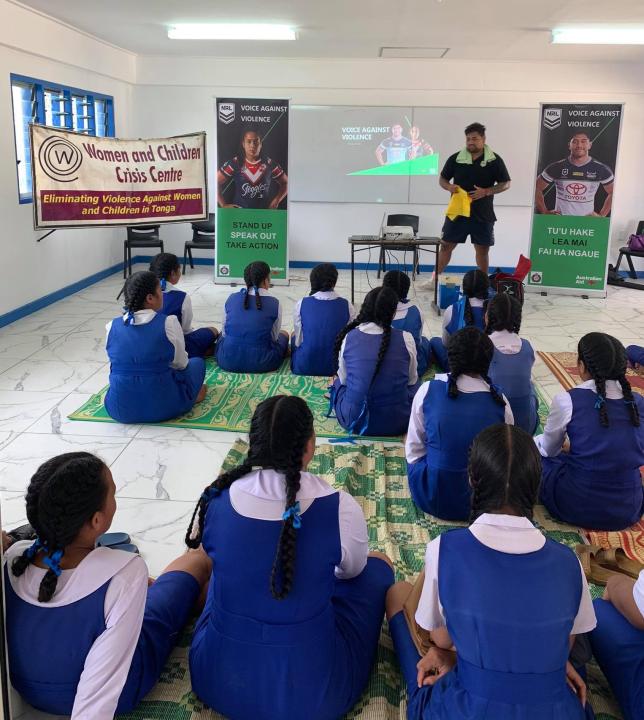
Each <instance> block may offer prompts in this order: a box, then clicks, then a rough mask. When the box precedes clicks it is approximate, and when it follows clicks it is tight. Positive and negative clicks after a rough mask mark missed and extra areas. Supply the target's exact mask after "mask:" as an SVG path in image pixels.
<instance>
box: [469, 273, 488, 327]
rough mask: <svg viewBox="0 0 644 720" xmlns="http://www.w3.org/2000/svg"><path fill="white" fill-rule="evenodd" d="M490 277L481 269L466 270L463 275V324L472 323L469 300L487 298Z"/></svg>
mask: <svg viewBox="0 0 644 720" xmlns="http://www.w3.org/2000/svg"><path fill="white" fill-rule="evenodd" d="M489 289H490V278H489V277H488V276H487V275H486V274H485V273H484V272H483V271H482V270H478V269H477V270H468V271H467V272H466V273H465V275H464V276H463V295H464V296H465V312H464V318H465V324H466V325H474V315H473V314H472V306H471V305H470V300H471V299H472V298H478V299H479V300H487V297H488V291H489Z"/></svg>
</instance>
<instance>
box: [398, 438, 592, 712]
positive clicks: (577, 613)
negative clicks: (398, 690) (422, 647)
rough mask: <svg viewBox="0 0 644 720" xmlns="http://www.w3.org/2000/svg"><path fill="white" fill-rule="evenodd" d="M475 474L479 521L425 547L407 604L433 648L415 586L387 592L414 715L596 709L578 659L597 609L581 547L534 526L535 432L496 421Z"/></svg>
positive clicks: (480, 442)
mask: <svg viewBox="0 0 644 720" xmlns="http://www.w3.org/2000/svg"><path fill="white" fill-rule="evenodd" d="M468 475H469V481H470V483H471V485H472V488H473V492H472V506H471V515H470V523H471V524H470V526H469V528H459V529H456V530H451V531H448V532H444V533H443V534H442V535H440V536H439V537H437V538H436V539H434V540H432V541H431V542H430V543H429V544H428V545H427V550H426V553H425V576H424V581H423V586H422V593H421V595H420V601H419V603H418V607H417V609H416V610H415V612H414V611H413V609H411V610H410V612H409V615H411V621H412V622H413V621H414V620H415V623H417V625H419V626H420V627H421V628H423V629H424V630H426V631H430V636H431V640H432V641H433V643H434V645H433V646H431V647H430V649H429V651H428V652H427V653H426V654H425V655H424V656H422V657H421V655H420V654H419V653H418V651H417V649H416V645H415V644H414V643H413V641H412V635H411V633H410V630H409V625H408V623H407V620H406V617H405V612H404V611H403V607H404V605H405V603H406V602H407V601H408V597H409V595H410V592H411V589H412V588H411V585H409V584H408V583H398V584H397V585H394V587H392V588H391V589H390V590H389V592H388V593H387V619H388V621H389V630H390V632H391V636H392V639H393V642H394V648H395V650H396V654H397V656H398V661H399V662H400V666H401V669H402V673H403V676H404V679H405V683H406V685H407V697H408V705H407V718H408V719H409V720H488V719H489V720H583V719H584V718H586V717H592V711H590V710H589V712H588V714H586V713H585V710H584V706H585V703H586V687H585V684H584V682H583V680H582V678H581V677H580V675H579V673H578V672H577V669H575V668H574V667H573V666H572V664H571V662H569V660H568V657H569V652H570V648H571V647H572V644H573V641H574V638H575V636H576V635H578V634H581V633H586V632H588V631H590V630H592V629H593V628H594V627H595V624H596V621H595V613H594V611H593V605H592V600H591V596H590V592H589V590H588V585H587V583H586V579H585V577H584V573H583V570H582V568H581V565H580V563H579V560H578V559H577V557H576V556H575V554H574V552H573V551H572V550H570V549H569V548H568V547H566V546H564V545H561V544H559V543H557V542H554V541H552V540H549V539H547V538H546V537H545V536H544V535H543V534H542V533H541V531H540V530H538V529H537V528H536V527H535V526H534V525H533V524H532V516H533V508H534V505H535V504H536V502H537V497H538V488H539V480H540V475H541V463H540V458H539V453H538V452H537V450H536V448H535V446H534V443H533V441H532V438H531V436H530V435H528V434H527V433H526V432H524V431H523V430H521V429H520V428H516V427H513V426H511V425H504V424H498V425H493V426H491V427H489V428H486V429H485V430H483V432H481V433H480V435H478V436H477V437H476V439H475V440H474V443H473V444H472V452H471V456H470V460H469V469H468ZM413 627H414V630H416V626H415V625H414V626H413ZM414 634H416V632H414ZM579 669H580V670H581V668H579ZM582 672H583V671H582Z"/></svg>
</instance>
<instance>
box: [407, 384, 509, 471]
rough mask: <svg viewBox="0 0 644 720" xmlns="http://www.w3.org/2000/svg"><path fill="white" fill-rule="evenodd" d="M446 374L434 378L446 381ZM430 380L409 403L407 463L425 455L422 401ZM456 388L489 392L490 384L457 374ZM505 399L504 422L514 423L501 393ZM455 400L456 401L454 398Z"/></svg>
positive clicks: (425, 437)
mask: <svg viewBox="0 0 644 720" xmlns="http://www.w3.org/2000/svg"><path fill="white" fill-rule="evenodd" d="M447 378H448V376H447V375H436V377H435V378H434V380H442V381H443V382H447ZM430 382H431V380H428V381H427V382H424V383H423V384H422V385H421V386H420V387H419V388H418V392H417V393H416V394H415V395H414V401H413V403H412V404H411V415H410V417H409V428H408V429H407V440H406V441H405V456H406V458H407V462H408V463H413V462H416V461H417V460H420V459H421V458H424V457H425V456H426V455H427V446H426V445H425V441H426V439H427V435H426V433H425V413H424V411H423V403H424V402H425V397H426V396H427V391H428V390H429V383H430ZM456 388H457V389H458V390H459V391H460V392H462V393H473V392H490V386H489V385H488V384H487V383H486V382H485V380H483V378H482V377H470V376H469V375H459V376H458V377H457V378H456ZM503 399H504V400H505V423H506V424H507V425H514V415H513V414H512V408H511V407H510V403H509V402H508V399H507V398H506V397H505V395H503ZM455 402H458V400H456V401H455Z"/></svg>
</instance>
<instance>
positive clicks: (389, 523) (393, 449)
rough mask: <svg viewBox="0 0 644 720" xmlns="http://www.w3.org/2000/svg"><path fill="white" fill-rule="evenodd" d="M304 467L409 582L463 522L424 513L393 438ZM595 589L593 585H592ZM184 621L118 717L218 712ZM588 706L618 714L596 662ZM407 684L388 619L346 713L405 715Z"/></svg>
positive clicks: (561, 534)
mask: <svg viewBox="0 0 644 720" xmlns="http://www.w3.org/2000/svg"><path fill="white" fill-rule="evenodd" d="M246 449H247V445H246V444H245V443H244V442H242V441H241V440H238V441H237V442H236V443H235V445H234V446H233V448H232V449H231V450H230V452H229V453H228V456H227V457H226V460H225V462H224V468H230V467H232V466H234V465H236V464H238V463H239V462H241V460H242V458H243V457H244V455H245V453H246ZM309 470H310V471H311V472H313V473H315V474H316V475H319V476H320V477H322V478H324V479H325V480H327V481H328V482H329V483H331V484H333V485H334V486H335V487H338V488H343V489H344V490H346V491H348V492H349V493H351V495H353V496H354V497H355V498H356V499H357V500H358V502H359V503H360V505H361V506H362V509H363V511H364V514H365V517H366V518H367V525H368V528H369V544H370V547H371V549H372V550H381V551H383V552H385V553H387V554H388V555H389V557H390V558H391V559H392V560H393V562H394V566H395V568H396V578H397V579H398V580H410V581H412V582H413V580H414V579H415V577H416V576H417V574H418V573H419V572H420V570H421V568H422V566H423V562H424V555H425V547H426V545H427V542H428V541H429V540H430V539H432V538H434V537H436V536H438V535H439V534H440V533H442V532H444V531H445V530H448V529H449V528H452V527H457V526H461V525H465V523H446V522H443V521H441V520H438V519H437V518H434V517H432V516H429V515H425V514H424V513H422V512H421V511H420V510H418V509H417V508H416V506H415V505H414V503H413V502H412V500H411V499H410V497H409V490H408V487H407V476H406V463H405V458H404V453H403V449H402V448H401V447H399V446H392V445H388V446H386V445H384V444H382V443H371V444H368V445H366V444H365V445H358V446H355V445H353V446H351V445H350V446H347V445H322V446H319V447H318V448H317V452H316V455H315V457H314V458H313V461H312V462H311V465H310V467H309ZM535 521H536V524H537V525H538V526H539V527H540V528H541V529H542V530H544V531H545V532H546V533H547V535H548V536H549V537H551V538H553V539H554V540H558V541H559V542H562V543H565V544H566V545H569V546H571V547H574V546H575V545H576V544H577V543H580V542H582V538H581V536H580V534H579V532H578V531H577V529H576V528H573V527H571V526H569V525H564V524H562V523H558V522H556V521H554V520H553V519H552V518H550V517H549V516H548V514H547V513H546V511H545V510H544V508H543V507H539V508H537V513H536V519H535ZM593 590H594V591H595V594H596V593H597V588H593ZM189 638H190V629H189V630H188V631H187V632H186V633H185V634H184V637H183V638H182V640H181V643H180V645H179V646H178V647H177V648H176V649H175V650H174V652H173V653H172V655H171V657H170V659H169V661H168V663H167V665H166V667H165V669H164V671H163V674H162V675H161V678H160V680H159V683H158V685H157V686H156V687H155V689H154V690H153V691H152V692H151V693H150V694H149V695H148V697H147V698H146V699H145V700H144V701H143V702H142V703H141V705H140V706H139V708H138V709H137V710H135V711H134V712H133V713H130V714H128V715H121V716H119V717H120V718H121V720H156V719H159V720H161V719H163V720H196V719H197V718H199V719H200V720H201V719H203V720H206V719H207V720H214V719H215V718H217V719H219V718H221V717H222V716H220V715H218V714H217V713H214V712H212V711H211V710H206V709H204V708H203V706H202V705H201V704H200V702H199V701H198V700H197V698H196V697H195V695H194V694H193V693H192V692H191V689H190V675H189V671H188V646H189ZM590 689H591V695H592V702H593V706H594V707H595V709H596V710H597V711H599V712H600V714H599V715H598V718H599V720H617V719H618V718H621V715H620V714H619V712H618V710H617V708H616V705H615V702H614V700H613V699H612V696H611V693H610V690H609V689H608V685H607V683H606V680H605V679H604V677H603V676H602V675H601V673H600V672H599V670H598V669H597V668H596V667H594V668H591V672H590ZM406 710H407V707H406V700H405V690H404V686H403V683H402V678H401V675H400V670H399V667H398V661H397V659H396V656H395V653H394V651H393V646H392V642H391V638H390V636H389V632H388V629H387V625H386V623H384V624H383V630H382V633H381V636H380V644H379V647H378V656H377V661H376V664H375V666H374V669H373V672H372V674H371V678H370V681H369V685H368V687H367V689H366V691H365V692H364V694H363V696H362V698H361V699H360V700H359V701H358V703H357V705H356V706H355V707H354V708H353V709H352V710H351V712H350V713H349V714H348V715H347V716H346V718H350V719H351V720H353V719H354V718H360V719H361V720H404V718H406Z"/></svg>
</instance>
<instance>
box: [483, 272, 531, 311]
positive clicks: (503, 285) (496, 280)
mask: <svg viewBox="0 0 644 720" xmlns="http://www.w3.org/2000/svg"><path fill="white" fill-rule="evenodd" d="M490 285H491V286H492V289H493V290H496V292H497V293H506V294H507V295H512V297H514V298H516V299H517V300H518V301H519V302H520V303H521V305H523V300H524V296H525V291H524V285H523V283H522V282H521V280H518V279H517V278H515V277H513V276H512V275H508V273H504V272H501V270H497V271H496V272H495V273H492V275H490Z"/></svg>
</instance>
